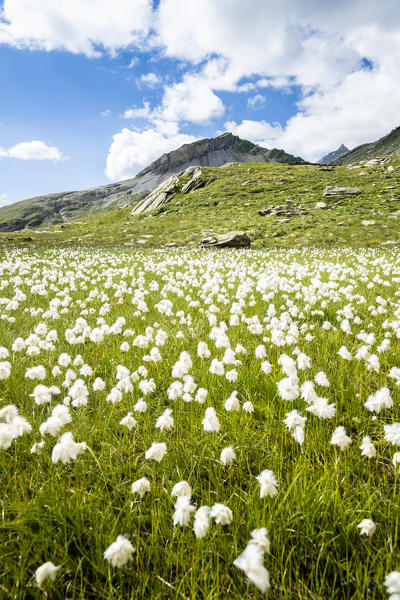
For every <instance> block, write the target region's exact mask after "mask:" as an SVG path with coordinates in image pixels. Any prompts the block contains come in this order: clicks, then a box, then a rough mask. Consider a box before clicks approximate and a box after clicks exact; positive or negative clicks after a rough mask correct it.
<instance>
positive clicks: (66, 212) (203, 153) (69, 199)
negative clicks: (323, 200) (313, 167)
mask: <svg viewBox="0 0 400 600" xmlns="http://www.w3.org/2000/svg"><path fill="white" fill-rule="evenodd" d="M229 162H241V163H247V162H281V163H287V164H300V163H304V161H303V159H302V158H300V157H295V156H292V155H291V154H287V153H286V152H284V151H283V150H277V149H276V148H274V149H272V150H267V149H266V148H262V147H261V146H258V145H256V144H252V143H251V142H248V141H246V140H242V139H240V138H239V137H237V136H234V135H232V134H231V133H225V134H223V135H221V136H219V137H217V138H207V139H203V140H199V141H197V142H193V143H192V144H185V145H183V146H181V147H180V148H178V149H177V150H174V151H172V152H169V153H168V154H163V155H162V156H160V158H158V159H157V160H155V161H154V162H153V163H151V165H149V166H148V167H146V168H145V169H143V170H142V171H141V172H140V173H138V174H137V175H136V177H135V178H133V179H128V180H126V181H122V182H120V183H115V184H109V185H106V186H100V187H95V188H91V189H89V190H84V191H80V192H79V191H78V192H65V193H61V194H50V195H48V196H40V197H37V198H31V199H29V200H23V201H22V202H17V203H16V204H13V205H11V206H6V207H4V208H1V209H0V231H16V230H20V229H25V228H27V227H29V228H31V227H39V226H43V225H51V224H56V223H63V222H67V221H71V220H72V219H76V218H81V217H84V216H86V215H89V214H93V213H100V212H105V211H107V210H110V209H115V208H118V207H120V206H126V205H127V204H132V203H133V202H135V201H138V200H140V199H142V198H144V197H145V196H147V195H148V194H149V192H151V191H152V190H154V189H155V188H157V186H159V185H160V184H162V183H163V182H164V181H166V180H167V179H169V178H170V177H171V176H173V175H176V174H177V173H180V172H181V171H184V170H185V169H187V168H188V167H191V166H194V165H196V166H197V165H200V166H210V167H220V166H223V165H225V164H226V163H229Z"/></svg>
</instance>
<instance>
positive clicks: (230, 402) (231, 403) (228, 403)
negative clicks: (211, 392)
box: [224, 390, 240, 412]
mask: <svg viewBox="0 0 400 600" xmlns="http://www.w3.org/2000/svg"><path fill="white" fill-rule="evenodd" d="M237 395H238V392H237V391H236V390H235V391H234V392H232V394H231V395H230V396H229V398H227V400H225V403H224V408H225V410H226V411H228V412H233V411H237V410H239V409H240V402H239V400H238V397H237Z"/></svg>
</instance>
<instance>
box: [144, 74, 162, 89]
mask: <svg viewBox="0 0 400 600" xmlns="http://www.w3.org/2000/svg"><path fill="white" fill-rule="evenodd" d="M140 82H141V83H143V84H144V85H148V86H149V87H155V86H156V85H158V84H159V83H161V82H162V78H161V77H160V76H159V75H157V73H146V74H145V75H142V76H141V77H140Z"/></svg>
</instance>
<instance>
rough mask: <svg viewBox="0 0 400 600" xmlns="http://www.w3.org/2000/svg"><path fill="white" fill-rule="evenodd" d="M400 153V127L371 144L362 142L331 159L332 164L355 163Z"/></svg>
mask: <svg viewBox="0 0 400 600" xmlns="http://www.w3.org/2000/svg"><path fill="white" fill-rule="evenodd" d="M391 154H400V127H396V128H395V129H392V131H391V132H390V133H388V134H387V135H384V136H383V137H381V138H379V140H376V141H375V142H371V143H369V144H361V145H360V146H356V148H353V150H349V151H348V152H345V154H342V155H341V156H339V157H338V158H335V159H334V160H332V161H331V163H330V164H332V165H344V164H355V163H358V162H361V161H368V160H371V159H374V158H380V157H381V156H389V155H391Z"/></svg>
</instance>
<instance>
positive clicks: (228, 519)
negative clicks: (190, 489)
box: [210, 502, 233, 525]
mask: <svg viewBox="0 0 400 600" xmlns="http://www.w3.org/2000/svg"><path fill="white" fill-rule="evenodd" d="M210 517H211V518H212V519H214V521H215V523H216V524H217V525H230V524H231V523H232V521H233V513H232V511H231V509H230V508H229V507H228V506H225V504H220V503H218V502H217V503H216V504H214V505H213V506H212V507H211V510H210Z"/></svg>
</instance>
